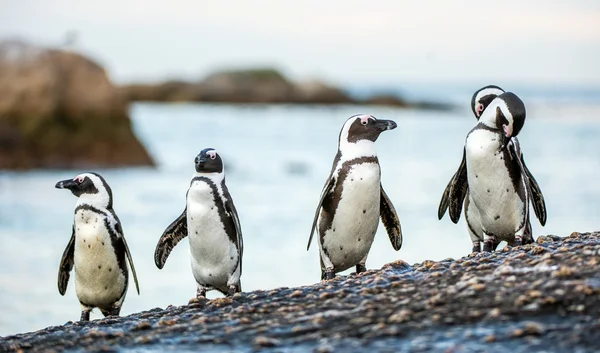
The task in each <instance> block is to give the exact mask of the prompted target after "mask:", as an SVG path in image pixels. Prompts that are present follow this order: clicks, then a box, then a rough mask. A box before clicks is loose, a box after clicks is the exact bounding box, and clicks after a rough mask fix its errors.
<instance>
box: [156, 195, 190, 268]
mask: <svg viewBox="0 0 600 353" xmlns="http://www.w3.org/2000/svg"><path fill="white" fill-rule="evenodd" d="M187 234H188V230H187V207H186V208H185V210H183V213H182V214H181V216H179V217H177V219H176V220H174V221H173V223H171V224H169V226H168V227H167V229H165V231H164V233H163V234H162V236H161V237H160V239H159V240H158V244H156V250H155V251H154V263H155V264H156V267H158V268H159V269H162V268H163V266H164V265H165V262H166V261H167V257H169V254H170V253H171V250H173V248H174V247H175V245H177V243H179V242H180V241H181V239H183V238H185V237H187Z"/></svg>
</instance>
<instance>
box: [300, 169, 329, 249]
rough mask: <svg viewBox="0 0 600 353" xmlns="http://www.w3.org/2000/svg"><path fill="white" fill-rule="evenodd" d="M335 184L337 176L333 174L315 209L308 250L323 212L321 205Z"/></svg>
mask: <svg viewBox="0 0 600 353" xmlns="http://www.w3.org/2000/svg"><path fill="white" fill-rule="evenodd" d="M333 185H335V177H333V176H331V177H330V178H329V182H328V183H327V184H325V187H323V192H322V193H321V199H320V200H319V204H318V205H317V210H316V211H315V218H314V219H313V224H312V228H311V229H310V236H309V237H308V245H306V250H307V251H308V249H309V248H310V243H311V241H312V238H313V235H314V234H315V229H316V228H317V220H318V219H319V213H321V206H323V200H325V197H326V196H327V195H328V194H329V193H330V192H331V190H332V189H333Z"/></svg>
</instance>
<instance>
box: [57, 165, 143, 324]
mask: <svg viewBox="0 0 600 353" xmlns="http://www.w3.org/2000/svg"><path fill="white" fill-rule="evenodd" d="M56 188H58V189H69V190H71V192H72V193H73V195H75V196H77V197H78V199H77V204H76V206H75V218H74V223H73V233H72V235H71V240H69V244H68V245H67V248H66V249H65V251H64V253H63V256H62V259H61V261H60V267H59V269H58V291H59V293H60V294H61V295H65V292H66V290H67V284H68V282H69V277H70V272H71V270H72V269H73V268H74V269H75V293H76V294H77V298H78V299H79V303H80V304H81V321H89V319H90V312H91V311H92V309H93V308H99V309H100V311H101V312H102V314H103V315H104V316H109V315H114V316H118V315H119V313H120V312H121V306H122V305H123V301H124V300H125V294H126V293H127V286H128V282H129V273H128V270H127V262H129V266H130V267H131V272H132V273H133V280H134V282H135V288H136V289H137V292H138V295H139V294H140V288H139V285H138V280H137V276H136V273H135V267H133V260H132V258H131V253H130V252H129V247H128V246H127V242H126V241H125V236H124V234H123V228H122V227H121V222H120V221H119V217H117V214H116V213H115V211H114V210H113V197H112V190H111V189H110V187H109V186H108V184H107V183H106V181H105V180H104V178H103V177H101V176H100V175H99V174H96V173H83V174H79V175H78V176H76V177H75V178H73V179H67V180H63V181H59V182H58V183H57V184H56ZM126 259H127V260H126Z"/></svg>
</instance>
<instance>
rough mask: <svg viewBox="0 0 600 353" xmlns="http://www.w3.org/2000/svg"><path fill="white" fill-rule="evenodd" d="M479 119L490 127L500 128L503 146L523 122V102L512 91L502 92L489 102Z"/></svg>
mask: <svg viewBox="0 0 600 353" xmlns="http://www.w3.org/2000/svg"><path fill="white" fill-rule="evenodd" d="M479 121H480V122H481V123H483V124H484V125H486V126H488V127H490V128H492V129H499V130H501V135H502V140H503V141H502V142H503V148H504V147H506V145H507V143H508V141H509V140H510V139H511V138H512V137H515V136H517V135H518V134H519V132H520V131H521V129H522V128H523V125H524V124H525V104H523V101H522V100H521V99H520V98H519V97H518V96H517V95H516V94H514V93H512V92H505V93H502V94H501V95H499V96H498V97H496V98H495V99H494V100H493V101H492V102H491V103H490V105H489V107H488V108H487V109H486V110H485V111H484V113H483V114H482V115H481V118H480V119H479Z"/></svg>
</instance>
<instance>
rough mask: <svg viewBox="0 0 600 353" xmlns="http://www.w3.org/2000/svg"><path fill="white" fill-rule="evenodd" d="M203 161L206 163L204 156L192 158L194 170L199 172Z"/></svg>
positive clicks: (202, 167)
mask: <svg viewBox="0 0 600 353" xmlns="http://www.w3.org/2000/svg"><path fill="white" fill-rule="evenodd" d="M205 163H206V157H204V156H203V157H200V156H196V159H195V160H194V164H195V165H196V171H197V172H200V171H201V170H202V169H204V164H205Z"/></svg>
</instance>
